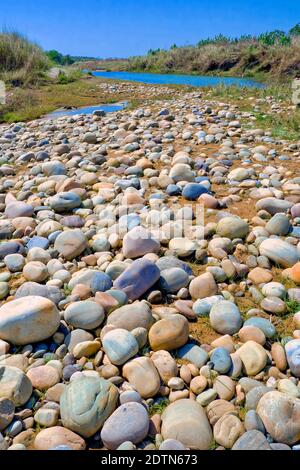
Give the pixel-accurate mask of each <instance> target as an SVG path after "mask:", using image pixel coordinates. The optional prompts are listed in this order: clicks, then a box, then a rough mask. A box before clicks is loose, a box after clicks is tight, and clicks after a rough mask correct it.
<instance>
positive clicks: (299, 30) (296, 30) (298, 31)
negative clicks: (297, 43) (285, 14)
mask: <svg viewBox="0 0 300 470" xmlns="http://www.w3.org/2000/svg"><path fill="white" fill-rule="evenodd" d="M289 36H300V23H297V24H296V25H295V26H294V27H293V28H292V29H290V31H289Z"/></svg>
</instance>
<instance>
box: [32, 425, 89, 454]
mask: <svg viewBox="0 0 300 470" xmlns="http://www.w3.org/2000/svg"><path fill="white" fill-rule="evenodd" d="M62 445H64V446H68V447H70V448H71V449H72V450H84V449H85V448H86V443H85V441H84V439H82V438H81V437H80V436H78V435H77V434H75V433H74V432H72V431H70V430H69V429H66V428H63V427H61V426H54V427H52V428H48V429H42V431H40V432H39V433H38V434H37V436H36V438H35V440H34V448H35V449H36V450H50V449H51V448H53V447H57V446H62Z"/></svg>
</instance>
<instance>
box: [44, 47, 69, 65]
mask: <svg viewBox="0 0 300 470" xmlns="http://www.w3.org/2000/svg"><path fill="white" fill-rule="evenodd" d="M46 55H47V57H48V58H49V60H51V62H53V63H54V64H59V65H72V64H74V62H75V60H74V59H72V57H71V56H70V55H63V54H61V53H60V52H58V51H56V50H55V49H52V50H51V51H48V52H46Z"/></svg>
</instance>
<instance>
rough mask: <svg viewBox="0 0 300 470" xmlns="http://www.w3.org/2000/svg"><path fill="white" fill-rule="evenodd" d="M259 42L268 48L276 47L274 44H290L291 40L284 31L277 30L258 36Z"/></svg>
mask: <svg viewBox="0 0 300 470" xmlns="http://www.w3.org/2000/svg"><path fill="white" fill-rule="evenodd" d="M258 41H259V42H261V43H262V44H265V45H266V46H274V44H282V45H285V44H289V43H290V38H289V37H288V36H287V35H286V34H285V32H284V31H281V30H279V29H275V30H274V31H270V32H269V33H264V34H261V35H260V36H258Z"/></svg>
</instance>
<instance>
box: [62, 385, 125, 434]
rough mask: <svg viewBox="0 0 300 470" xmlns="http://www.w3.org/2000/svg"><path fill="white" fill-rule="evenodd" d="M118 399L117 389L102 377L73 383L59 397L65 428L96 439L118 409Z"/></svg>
mask: <svg viewBox="0 0 300 470" xmlns="http://www.w3.org/2000/svg"><path fill="white" fill-rule="evenodd" d="M118 396H119V393H118V389H117V387H116V386H115V385H113V384H112V383H111V382H108V381H107V380H104V379H102V378H100V377H99V378H96V377H86V378H83V379H78V380H74V381H73V382H71V383H70V384H69V385H68V386H67V387H66V388H65V390H64V391H63V393H62V395H61V398H60V414H61V419H62V423H63V425H64V427H66V428H68V429H71V431H74V432H76V433H78V434H80V435H81V436H83V437H91V436H93V435H94V434H95V433H96V432H97V431H99V429H101V428H102V426H103V424H104V422H105V421H106V420H107V418H108V417H109V416H110V415H111V414H112V413H113V411H114V410H115V408H116V405H117V400H118Z"/></svg>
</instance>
